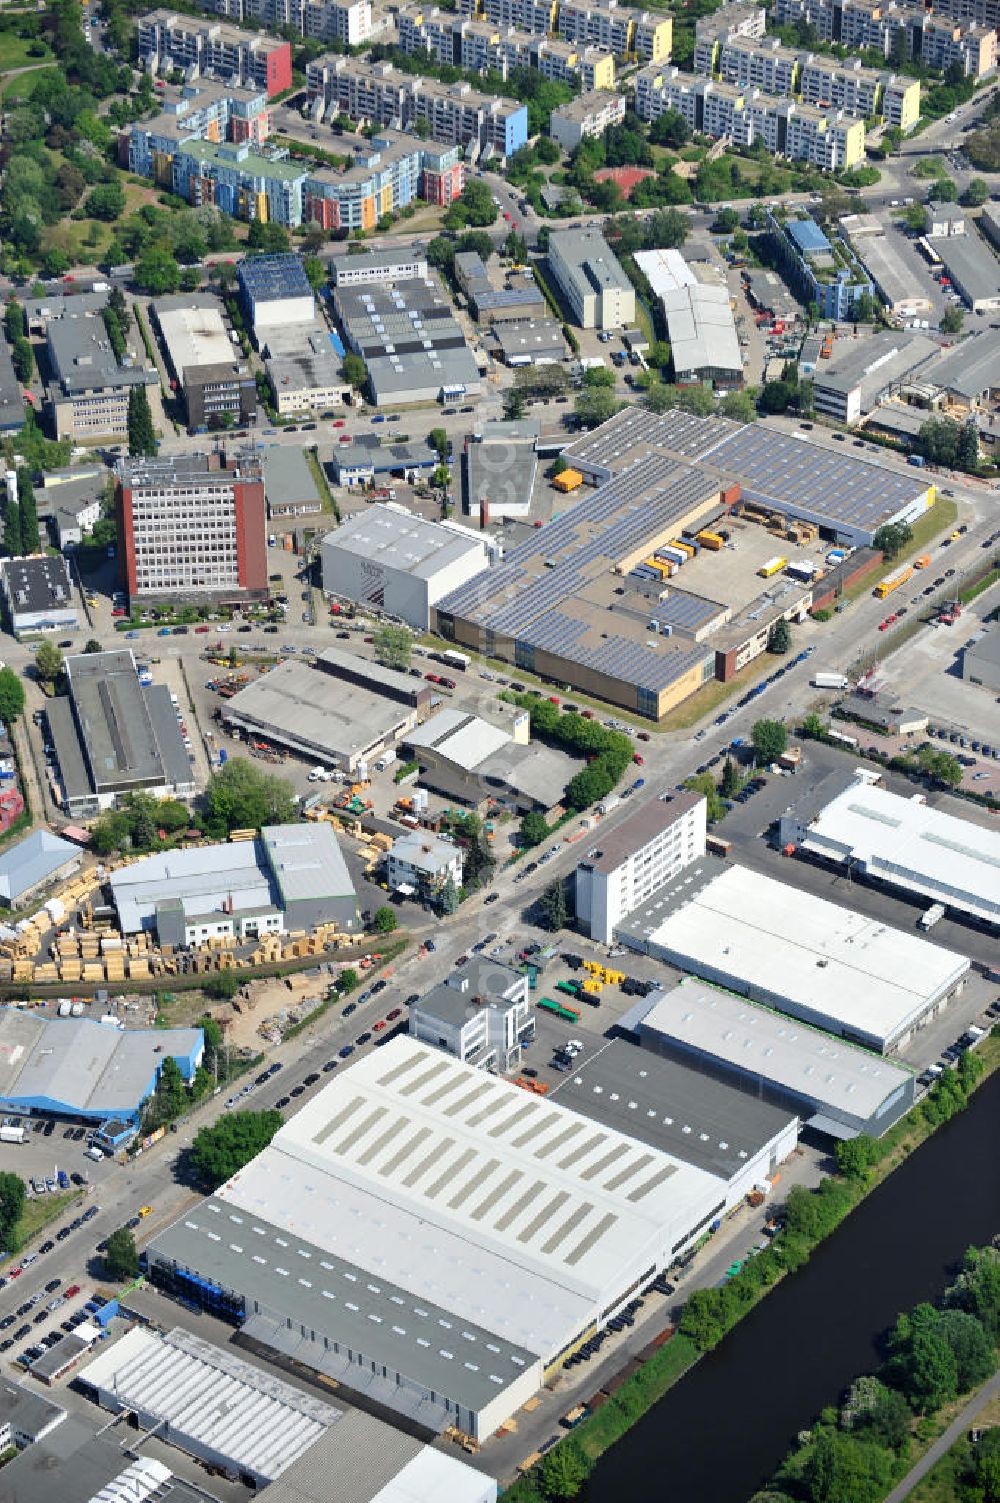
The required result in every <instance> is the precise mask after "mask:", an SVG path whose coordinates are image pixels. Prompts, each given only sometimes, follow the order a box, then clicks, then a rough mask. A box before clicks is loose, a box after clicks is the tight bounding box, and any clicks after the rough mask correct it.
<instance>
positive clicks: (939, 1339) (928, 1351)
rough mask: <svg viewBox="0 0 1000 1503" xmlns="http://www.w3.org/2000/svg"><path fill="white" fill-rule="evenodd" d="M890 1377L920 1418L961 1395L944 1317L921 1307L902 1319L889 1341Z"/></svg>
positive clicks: (924, 1306) (925, 1306)
mask: <svg viewBox="0 0 1000 1503" xmlns="http://www.w3.org/2000/svg"><path fill="white" fill-rule="evenodd" d="M888 1349H889V1358H888V1361H887V1363H886V1376H887V1378H888V1380H889V1382H890V1383H892V1385H893V1386H894V1387H895V1388H898V1389H899V1391H900V1392H901V1393H902V1394H904V1395H905V1396H906V1398H907V1400H908V1401H909V1404H910V1407H911V1409H913V1411H914V1412H915V1413H916V1414H934V1413H936V1412H937V1410H938V1409H940V1408H941V1406H942V1405H943V1404H947V1403H949V1402H950V1401H951V1400H952V1399H953V1398H955V1397H956V1395H957V1393H958V1362H957V1361H956V1358H955V1353H954V1352H953V1351H952V1349H951V1346H950V1345H949V1343H948V1341H947V1338H946V1337H945V1335H944V1332H943V1331H942V1329H941V1314H940V1312H939V1311H937V1310H935V1308H934V1306H933V1305H929V1304H920V1305H917V1306H916V1308H915V1309H914V1310H912V1311H911V1312H910V1314H908V1315H900V1316H899V1318H898V1320H897V1321H896V1324H895V1325H894V1326H893V1328H892V1331H891V1332H890V1333H889V1340H888Z"/></svg>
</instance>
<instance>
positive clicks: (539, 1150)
mask: <svg viewBox="0 0 1000 1503" xmlns="http://www.w3.org/2000/svg"><path fill="white" fill-rule="evenodd" d="M216 1199H217V1200H218V1201H221V1202H224V1203H226V1205H227V1206H229V1207H231V1208H232V1209H233V1210H234V1211H237V1212H240V1211H241V1212H243V1213H244V1214H247V1215H250V1216H254V1217H260V1218H261V1219H263V1220H266V1221H267V1222H268V1223H269V1224H270V1225H272V1226H275V1227H284V1228H287V1229H288V1230H289V1232H292V1233H294V1235H295V1236H297V1237H301V1238H305V1239H307V1240H308V1241H309V1242H310V1243H312V1244H314V1245H316V1246H318V1247H321V1248H322V1247H325V1248H329V1249H330V1250H331V1252H334V1253H336V1254H337V1255H338V1256H339V1257H340V1258H343V1259H347V1260H349V1261H350V1262H351V1263H352V1264H354V1265H357V1266H359V1267H360V1268H363V1269H366V1270H368V1271H370V1272H371V1273H372V1274H377V1275H378V1277H379V1279H380V1280H384V1281H386V1282H394V1283H395V1284H397V1285H398V1286H400V1287H401V1288H403V1289H405V1290H407V1291H408V1292H409V1293H410V1294H411V1295H412V1296H417V1297H419V1298H423V1299H425V1300H426V1301H428V1302H429V1303H432V1304H435V1305H437V1306H439V1307H443V1308H444V1309H446V1310H448V1311H449V1312H454V1314H455V1316H456V1318H458V1319H460V1320H467V1321H472V1322H475V1323H476V1324H477V1325H479V1326H480V1327H484V1328H485V1329H486V1330H488V1331H492V1332H494V1333H495V1334H496V1335H497V1336H498V1337H500V1338H502V1339H504V1340H505V1341H507V1342H511V1343H518V1344H519V1345H520V1346H521V1348H522V1349H525V1348H526V1349H527V1350H528V1351H530V1352H533V1353H536V1354H538V1355H539V1356H541V1357H542V1358H543V1360H547V1359H549V1358H551V1357H553V1356H555V1354H556V1353H557V1352H559V1351H560V1350H561V1349H562V1348H563V1346H564V1345H565V1344H566V1343H567V1342H568V1341H569V1340H570V1339H572V1337H574V1336H575V1335H576V1334H578V1333H579V1332H580V1331H581V1330H583V1329H585V1328H586V1326H587V1325H588V1324H589V1323H590V1322H591V1321H592V1320H593V1319H595V1318H596V1317H597V1315H598V1314H599V1312H600V1310H602V1309H603V1308H604V1307H605V1306H607V1305H609V1304H612V1303H613V1302H614V1301H615V1300H616V1299H617V1298H618V1297H619V1296H620V1295H621V1294H622V1293H623V1292H624V1291H625V1290H626V1289H627V1288H629V1286H630V1285H632V1284H633V1283H634V1282H635V1281H636V1280H637V1279H639V1278H640V1277H645V1276H647V1274H648V1271H649V1270H650V1269H651V1268H654V1267H655V1268H662V1267H664V1266H666V1264H667V1263H668V1262H669V1261H670V1257H671V1253H672V1250H673V1249H674V1248H676V1247H678V1246H680V1245H682V1244H683V1243H684V1242H686V1241H687V1240H688V1238H689V1237H690V1235H691V1233H692V1232H693V1231H694V1229H695V1228H696V1227H697V1226H699V1225H700V1224H702V1223H703V1222H704V1221H705V1220H706V1219H707V1218H708V1217H709V1216H710V1215H712V1214H717V1213H718V1212H717V1208H718V1207H719V1206H720V1205H721V1203H722V1202H723V1200H724V1194H723V1193H722V1191H721V1188H720V1184H719V1181H718V1179H717V1178H716V1177H715V1176H714V1175H712V1174H709V1173H707V1172H706V1171H704V1170H702V1169H697V1168H694V1167H692V1166H691V1165H689V1164H686V1163H682V1162H680V1161H679V1160H677V1159H674V1158H672V1157H670V1156H669V1155H667V1154H666V1153H663V1152H659V1151H657V1150H656V1149H655V1148H652V1147H649V1146H647V1145H646V1144H645V1143H640V1142H637V1141H636V1140H635V1139H632V1138H628V1137H625V1136H624V1135H623V1134H621V1133H620V1132H616V1131H614V1130H612V1129H610V1128H607V1127H604V1126H599V1125H597V1124H595V1123H594V1122H590V1121H588V1120H587V1119H585V1118H583V1117H580V1116H577V1115H576V1113H575V1112H572V1111H568V1110H566V1109H564V1108H563V1107H560V1106H558V1105H556V1104H554V1103H553V1102H550V1101H546V1100H543V1099H542V1098H541V1097H538V1096H533V1095H529V1094H528V1093H526V1092H523V1091H521V1090H519V1089H518V1088H517V1087H516V1086H514V1085H512V1084H511V1083H510V1082H508V1081H504V1080H498V1079H495V1078H493V1077H491V1076H488V1075H486V1074H484V1073H482V1072H481V1071H478V1070H475V1069H473V1068H472V1067H471V1066H469V1065H466V1064H463V1063H462V1062H461V1061H460V1060H457V1059H453V1058H452V1057H451V1056H449V1055H445V1054H441V1053H439V1052H438V1051H437V1050H433V1049H428V1048H426V1047H424V1046H423V1045H422V1044H419V1043H417V1042H416V1041H415V1040H413V1039H410V1038H397V1039H393V1040H392V1041H391V1042H390V1043H388V1044H386V1045H385V1046H384V1047H382V1048H380V1049H378V1050H377V1051H375V1053H373V1054H369V1055H367V1056H365V1057H364V1058H362V1059H360V1060H358V1061H357V1063H356V1064H353V1065H352V1066H351V1068H350V1069H349V1070H346V1071H345V1072H344V1073H343V1074H342V1075H339V1076H337V1077H335V1078H334V1080H333V1081H331V1083H330V1084H329V1085H328V1086H326V1087H325V1088H324V1089H323V1090H322V1091H320V1092H319V1094H318V1095H317V1096H315V1097H314V1098H313V1099H312V1100H311V1101H310V1102H308V1103H307V1104H306V1105H305V1106H304V1107H303V1108H302V1110H301V1111H300V1112H298V1113H297V1114H296V1116H295V1117H294V1118H293V1119H292V1121H291V1122H289V1123H288V1124H287V1125H286V1126H285V1127H283V1128H282V1129H281V1130H280V1131H279V1133H278V1134H277V1136H276V1137H275V1138H274V1140H273V1141H272V1143H271V1145H270V1147H269V1148H267V1149H265V1151H264V1152H263V1153H262V1154H260V1155H259V1156H258V1157H257V1158H256V1159H254V1160H253V1162H252V1163H250V1164H249V1165H247V1167H246V1168H245V1169H243V1170H241V1171H240V1172H239V1173H238V1174H237V1175H235V1176H234V1177H233V1179H231V1180H230V1181H229V1182H228V1184H226V1185H224V1186H223V1187H222V1189H221V1190H219V1191H218V1193H217V1196H216Z"/></svg>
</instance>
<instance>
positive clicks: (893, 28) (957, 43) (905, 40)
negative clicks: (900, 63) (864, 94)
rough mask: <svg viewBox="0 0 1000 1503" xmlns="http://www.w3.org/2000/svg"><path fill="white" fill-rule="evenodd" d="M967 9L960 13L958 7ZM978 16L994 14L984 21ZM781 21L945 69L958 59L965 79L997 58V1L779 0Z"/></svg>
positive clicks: (853, 47) (850, 45)
mask: <svg viewBox="0 0 1000 1503" xmlns="http://www.w3.org/2000/svg"><path fill="white" fill-rule="evenodd" d="M962 10H965V11H966V13H965V14H962V15H959V14H956V12H957V11H962ZM977 15H983V16H986V15H991V16H992V19H991V20H986V21H982V20H979V19H977V18H976V17H977ZM775 18H776V20H777V22H778V24H779V25H794V24H795V23H796V22H803V23H805V24H806V25H809V26H812V27H813V28H814V29H815V31H816V34H817V36H818V37H819V39H820V41H822V42H836V43H839V44H841V45H842V46H844V47H846V48H847V49H848V51H850V52H861V51H872V52H878V53H880V54H881V56H882V57H884V58H887V59H888V58H890V57H892V56H894V55H896V54H897V52H898V51H900V50H901V51H902V54H903V56H904V57H906V58H908V59H912V60H913V61H914V62H921V63H923V64H924V65H925V66H926V67H928V68H938V69H940V70H941V71H942V72H943V71H945V70H947V69H948V68H949V67H951V65H952V64H953V63H958V64H959V65H960V66H961V68H962V71H963V72H964V73H965V75H966V77H967V78H982V77H983V76H984V75H985V74H987V73H989V72H991V71H992V70H993V69H994V68H995V67H996V63H997V32H996V27H997V19H998V17H997V15H996V4H995V0H994V3H991V4H990V5H986V4H982V5H980V4H978V3H973V0H969V5H968V7H965V6H964V5H963V4H962V3H961V0H953V3H952V4H950V5H949V4H945V5H941V6H937V5H936V6H935V7H934V9H933V10H925V9H924V8H923V7H921V6H916V5H900V4H897V3H896V0H777V7H776V11H775Z"/></svg>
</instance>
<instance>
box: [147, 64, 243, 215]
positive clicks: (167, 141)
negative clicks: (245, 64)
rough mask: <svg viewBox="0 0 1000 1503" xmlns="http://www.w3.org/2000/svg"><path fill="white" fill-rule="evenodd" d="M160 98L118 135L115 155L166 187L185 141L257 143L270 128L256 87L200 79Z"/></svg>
mask: <svg viewBox="0 0 1000 1503" xmlns="http://www.w3.org/2000/svg"><path fill="white" fill-rule="evenodd" d="M162 103H163V106H164V107H163V111H162V113H161V114H159V115H157V116H156V117H155V118H154V119H153V120H141V121H137V122H136V123H135V124H134V125H132V126H131V127H130V128H129V130H128V132H127V133H126V134H125V135H123V136H122V137H121V141H120V145H119V157H120V160H121V161H122V162H123V164H124V165H127V166H128V169H129V171H130V172H135V173H137V174H138V175H139V176H140V177H148V178H152V179H153V181H154V182H155V183H158V184H159V185H160V186H161V187H164V188H170V189H171V190H173V183H174V172H173V163H174V158H175V156H176V154H177V151H178V149H179V147H180V146H181V145H182V144H183V143H184V142H186V141H190V140H192V139H193V140H204V141H211V142H213V143H215V144H217V145H219V144H222V143H223V142H227V141H228V142H232V143H233V144H234V145H237V146H240V145H247V146H251V147H257V148H259V147H261V146H263V144H264V142H265V141H266V140H267V138H268V135H269V132H270V126H271V120H270V115H269V113H268V109H267V98H266V95H265V94H263V93H259V92H257V91H255V90H248V89H236V88H232V87H230V86H229V85H227V84H223V83H219V82H217V81H215V80H212V79H199V80H198V81H197V82H196V83H190V84H185V85H184V86H183V87H182V88H180V89H179V90H176V91H172V92H171V94H169V95H168V96H165V97H164V99H163V101H162Z"/></svg>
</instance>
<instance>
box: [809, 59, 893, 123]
mask: <svg viewBox="0 0 1000 1503" xmlns="http://www.w3.org/2000/svg"><path fill="white" fill-rule="evenodd" d="M914 82H916V81H915V80H914ZM919 87H920V86H919V84H917V89H918V91H919ZM884 88H885V76H884V75H883V74H881V73H878V72H876V70H875V69H874V68H865V67H862V65H861V63H860V62H858V61H857V60H855V61H854V62H853V63H845V64H843V65H839V64H836V63H832V64H831V62H830V61H829V60H828V59H826V58H818V57H811V58H808V59H806V61H805V62H804V63H803V65H802V71H801V73H800V74H799V93H800V95H801V97H802V101H803V103H804V104H811V105H814V106H815V107H816V108H817V109H827V108H830V107H831V106H832V107H833V108H834V109H842V110H846V111H847V113H848V114H849V115H860V116H861V117H862V118H864V119H868V118H874V117H875V116H876V115H879V114H880V113H881V108H880V106H881V103H882V96H883V92H884Z"/></svg>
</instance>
